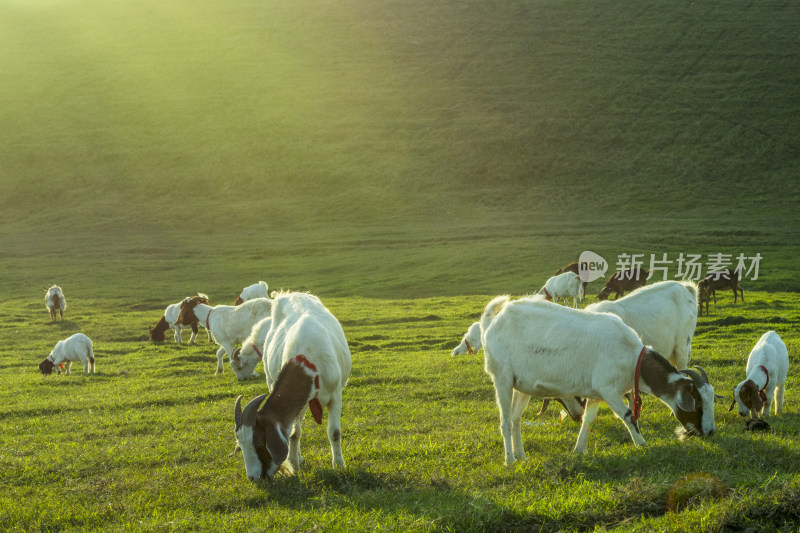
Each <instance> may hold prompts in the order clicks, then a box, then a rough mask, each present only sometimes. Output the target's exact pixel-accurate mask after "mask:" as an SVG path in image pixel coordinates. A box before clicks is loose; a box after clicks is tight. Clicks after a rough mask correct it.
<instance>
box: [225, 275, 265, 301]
mask: <svg viewBox="0 0 800 533" xmlns="http://www.w3.org/2000/svg"><path fill="white" fill-rule="evenodd" d="M268 291H269V287H268V286H267V282H266V281H259V282H258V283H254V284H252V285H248V286H247V287H245V288H244V289H242V292H241V293H240V294H239V296H238V297H237V298H236V301H235V302H233V305H241V304H243V303H244V302H246V301H247V300H252V299H253V298H268V297H269V292H268Z"/></svg>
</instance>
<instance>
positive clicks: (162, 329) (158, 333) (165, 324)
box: [150, 292, 213, 344]
mask: <svg viewBox="0 0 800 533" xmlns="http://www.w3.org/2000/svg"><path fill="white" fill-rule="evenodd" d="M190 298H194V299H196V300H197V301H198V302H200V303H204V304H206V305H208V304H209V302H208V295H206V294H203V293H202V292H200V293H197V296H190ZM181 303H183V300H181V301H180V302H178V303H175V304H172V305H169V306H167V308H166V309H165V310H164V314H163V315H162V316H161V318H160V319H159V320H158V322H157V323H156V325H155V326H153V327H151V328H150V340H151V341H154V342H163V341H164V340H165V333H166V332H167V330H170V329H171V330H173V331H174V332H175V333H174V335H175V342H177V343H178V344H181V330H183V329H188V328H191V329H192V336H191V338H190V339H189V344H194V343H195V342H194V341H195V339H196V338H197V333H198V331H199V329H198V324H199V322H198V321H197V320H195V321H194V322H192V323H191V324H189V325H186V326H184V325H179V324H175V321H176V320H178V315H179V314H180V311H181ZM206 334H207V335H208V342H212V340H213V339H212V338H211V331H209V330H206Z"/></svg>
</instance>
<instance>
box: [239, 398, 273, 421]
mask: <svg viewBox="0 0 800 533" xmlns="http://www.w3.org/2000/svg"><path fill="white" fill-rule="evenodd" d="M266 397H267V395H266V394H262V395H261V396H258V397H256V398H253V399H252V400H250V403H248V404H247V405H246V406H245V407H244V411H242V424H243V425H245V426H255V425H256V413H258V407H259V406H260V405H261V402H263V401H264V398H266Z"/></svg>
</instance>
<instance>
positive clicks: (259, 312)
mask: <svg viewBox="0 0 800 533" xmlns="http://www.w3.org/2000/svg"><path fill="white" fill-rule="evenodd" d="M574 267H577V265H576V264H572V265H568V266H567V267H565V268H564V269H560V270H559V271H557V273H556V275H555V276H553V277H551V278H550V279H548V280H547V283H545V285H544V286H543V287H542V289H540V290H539V291H538V292H537V293H536V294H534V295H531V296H526V297H522V298H520V299H517V300H512V299H511V298H510V297H509V296H498V297H496V298H494V299H493V300H491V301H490V302H489V303H488V305H487V306H486V308H485V309H484V311H483V313H482V316H481V319H480V321H479V322H475V323H474V324H472V326H471V327H470V328H469V329H468V331H467V332H466V334H465V335H464V336H463V338H462V340H461V343H460V344H459V345H458V346H457V347H456V348H455V349H454V350H453V352H452V355H457V354H461V353H465V352H469V353H475V352H476V351H477V350H479V349H481V348H483V350H484V360H485V370H486V373H487V374H489V376H490V377H491V378H492V381H493V383H494V387H495V392H496V401H497V405H498V407H499V410H500V430H501V433H502V436H503V444H504V450H505V461H506V463H507V464H510V463H513V462H514V461H517V460H521V459H524V458H525V451H524V449H523V444H522V436H521V431H520V429H521V418H522V413H523V411H524V410H525V408H526V407H527V404H528V402H529V401H530V399H531V397H540V398H544V399H545V403H544V404H543V407H542V410H544V409H545V408H546V407H547V404H548V402H549V401H550V399H551V398H552V399H556V400H557V401H559V402H560V403H561V404H562V405H563V406H564V408H565V409H566V411H567V412H568V414H569V415H570V416H571V417H572V418H573V419H574V420H576V421H579V422H580V423H581V428H580V431H579V434H578V439H577V442H576V444H575V448H574V450H575V452H578V453H582V452H584V451H586V443H587V439H588V434H589V430H590V428H591V425H592V423H593V421H594V419H595V417H596V416H597V411H598V408H599V407H600V405H601V403H603V402H605V403H606V405H608V407H609V408H610V409H611V410H612V411H613V412H614V414H615V415H616V416H617V417H618V418H619V419H620V420H621V421H622V422H623V424H625V427H626V428H627V429H628V432H629V433H630V435H631V439H632V440H633V442H634V443H635V444H636V445H643V444H645V440H644V438H643V437H642V435H641V433H640V431H639V427H638V423H637V419H638V417H639V415H640V412H641V405H642V402H641V393H642V392H645V393H648V394H652V395H653V396H655V397H656V398H658V399H659V400H660V401H661V402H663V403H664V404H666V405H667V406H668V407H669V408H670V410H671V411H672V413H673V414H674V415H675V418H676V419H677V420H678V421H679V422H680V424H681V429H680V431H679V433H680V434H681V436H682V437H684V436H690V435H695V436H699V437H703V436H709V435H712V434H713V433H714V431H715V424H714V400H715V398H716V399H720V398H722V397H720V396H717V395H715V393H714V389H713V387H712V385H711V383H710V382H709V378H708V374H707V373H706V371H705V370H704V369H703V368H701V367H699V366H695V367H694V370H692V369H689V368H687V367H688V364H689V356H690V353H691V343H692V337H693V335H694V329H695V324H696V321H697V315H698V312H699V310H700V309H701V307H700V306H701V305H702V304H703V303H706V306H707V305H708V303H707V302H708V300H709V299H710V298H711V297H712V296H713V297H714V298H715V295H714V294H713V291H714V290H715V289H717V288H721V286H722V285H724V284H725V282H726V281H727V286H728V287H730V288H732V289H733V290H734V294H736V292H737V290H738V291H740V292H741V288H740V287H738V284H737V283H735V282H732V280H734V278H735V273H733V272H727V273H716V274H709V276H710V277H711V278H713V279H710V280H708V281H707V280H702V281H701V282H700V283H699V284H695V283H693V282H691V281H662V282H657V283H653V284H651V285H645V280H646V275H647V273H646V272H644V273H642V272H639V273H638V275H637V272H635V271H631V272H617V273H616V274H615V275H614V276H612V277H611V278H610V279H609V280H608V282H607V283H606V287H604V289H603V290H602V291H601V292H600V295H598V296H599V299H600V300H601V301H599V302H598V303H594V304H591V305H589V306H587V307H586V308H585V309H578V308H577V307H578V303H579V302H580V301H582V300H583V296H584V293H585V284H584V283H583V282H582V281H581V279H580V277H579V276H578V274H577V273H576V272H575V268H574ZM720 279H721V280H722V283H720V282H719V280H720ZM636 287H638V288H636ZM632 289H634V290H633V292H632V293H630V294H628V295H627V296H624V293H625V291H627V290H632ZM45 290H46V291H47V295H46V297H45V303H46V305H47V308H48V310H49V311H50V316H51V320H56V314H57V313H60V315H61V317H62V318H63V312H64V309H65V308H66V300H65V298H64V295H63V292H62V291H61V288H60V287H58V286H53V287H50V288H49V289H48V288H45ZM611 292H616V293H617V299H616V300H613V301H612V300H608V299H607V298H608V296H609V295H610V294H611ZM567 297H571V298H572V299H573V307H567V306H562V305H559V304H557V303H556V302H557V301H558V299H559V298H564V299H565V300H566V298H567ZM742 300H744V294H743V293H742ZM706 309H707V307H706ZM199 325H203V326H204V327H205V329H206V331H207V334H208V336H209V341H211V340H214V341H215V342H216V343H217V344H218V345H219V346H220V347H219V349H218V350H217V373H218V374H219V373H221V372H223V355H224V354H225V353H227V354H228V358H229V362H230V365H231V368H232V369H233V371H234V373H235V374H236V377H237V378H238V379H240V380H243V379H248V378H251V377H254V376H257V375H258V374H257V373H256V372H255V367H256V366H257V365H258V363H259V361H263V363H264V371H265V374H266V380H267V385H268V388H269V391H270V394H269V395H267V394H263V395H261V396H258V397H256V398H254V399H252V400H251V401H249V402H247V404H246V405H245V406H244V407H242V396H239V397H238V398H237V399H236V402H235V405H234V421H235V433H236V440H237V446H236V450H234V452H235V451H237V450H241V451H242V455H243V458H244V462H245V471H246V474H247V477H248V478H249V479H250V480H251V481H254V480H257V479H262V478H268V479H272V477H274V475H275V474H276V473H277V472H278V471H279V470H280V471H282V472H283V473H284V474H287V475H289V474H291V473H293V472H294V471H295V470H297V469H298V468H299V467H300V464H301V462H302V456H301V453H300V437H301V433H302V424H303V418H304V416H305V412H306V410H307V409H310V410H311V414H312V417H313V419H314V421H315V422H316V423H317V424H321V423H322V418H323V409H327V412H328V423H327V434H328V440H329V442H330V446H331V453H332V456H333V466H334V467H338V466H343V465H344V458H343V456H342V449H341V425H340V420H341V411H342V389H343V388H344V386H345V385H346V384H347V380H348V378H349V376H350V370H351V357H350V349H349V347H348V344H347V340H346V338H345V335H344V331H343V330H342V327H341V325H340V324H339V321H338V320H337V319H336V318H335V317H334V316H333V314H331V312H330V311H329V310H328V309H327V308H326V307H325V306H324V305H323V304H322V302H321V301H320V300H319V299H318V298H317V297H316V296H313V295H311V294H308V293H298V292H273V293H272V294H271V295H269V294H268V286H267V284H266V283H265V282H263V281H261V282H259V283H257V284H254V285H251V286H249V287H246V288H245V289H244V290H243V291H242V293H241V294H240V295H239V297H238V298H237V299H236V302H235V304H234V305H217V306H213V307H212V306H211V305H209V300H208V297H207V296H206V295H204V294H202V293H201V294H198V295H197V296H193V297H187V298H185V299H184V300H182V301H181V302H178V303H176V304H173V305H170V306H169V307H167V308H166V310H165V313H164V316H163V317H161V319H160V320H159V322H158V323H157V324H156V325H155V326H154V327H152V328H150V340H151V341H163V340H164V338H165V332H166V330H168V329H171V330H173V331H174V336H175V341H176V342H178V343H180V342H181V329H184V328H191V329H192V337H191V340H190V342H191V343H193V342H194V340H195V338H196V336H197V333H198V326H199ZM237 346H239V347H237ZM73 361H80V362H81V363H82V364H83V368H84V372H87V373H88V372H94V370H95V361H94V353H93V350H92V342H91V340H90V339H89V338H88V337H87V336H86V335H84V334H82V333H77V334H75V335H72V336H71V337H69V338H67V339H65V340H62V341H60V342H58V343H57V344H56V346H55V348H54V349H53V351H52V352H51V353H50V355H48V356H47V358H46V359H45V360H44V361H42V362H41V363H40V364H39V369H40V370H41V372H42V373H43V374H50V373H52V372H53V371H54V370H55V371H57V372H59V373H60V372H61V370H62V369H63V370H65V372H66V373H67V374H69V372H70V365H71V363H72V362H73ZM788 368H789V356H788V350H787V348H786V345H785V344H784V343H783V341H782V340H781V338H780V336H779V335H778V334H777V333H775V332H774V331H768V332H766V333H764V335H763V336H762V337H761V338H760V339H759V340H758V342H757V343H756V344H755V346H754V348H753V349H752V351H751V353H750V356H749V358H748V361H747V367H746V379H745V380H743V381H742V382H741V383H739V384H738V385H737V386H736V388H735V390H734V394H733V403H732V404H731V407H730V409H733V407H734V406H738V411H739V414H741V415H742V416H748V415H749V416H751V417H752V418H753V419H758V418H759V417H761V416H768V415H769V413H770V407H771V405H772V404H773V403H774V404H775V413H776V414H780V413H781V412H782V409H783V398H784V389H785V383H786V378H787V374H788ZM265 400H266V401H265ZM626 400H627V403H626Z"/></svg>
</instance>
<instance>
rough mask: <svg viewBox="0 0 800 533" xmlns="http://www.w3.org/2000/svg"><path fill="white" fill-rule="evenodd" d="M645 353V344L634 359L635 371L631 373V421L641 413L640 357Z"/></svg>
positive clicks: (642, 357)
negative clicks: (637, 357)
mask: <svg viewBox="0 0 800 533" xmlns="http://www.w3.org/2000/svg"><path fill="white" fill-rule="evenodd" d="M645 353H647V346H642V351H641V352H639V359H637V361H636V372H635V373H634V374H633V421H634V422H636V421H637V420H639V415H641V414H642V397H641V395H640V394H639V376H641V374H642V359H644V354H645Z"/></svg>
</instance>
